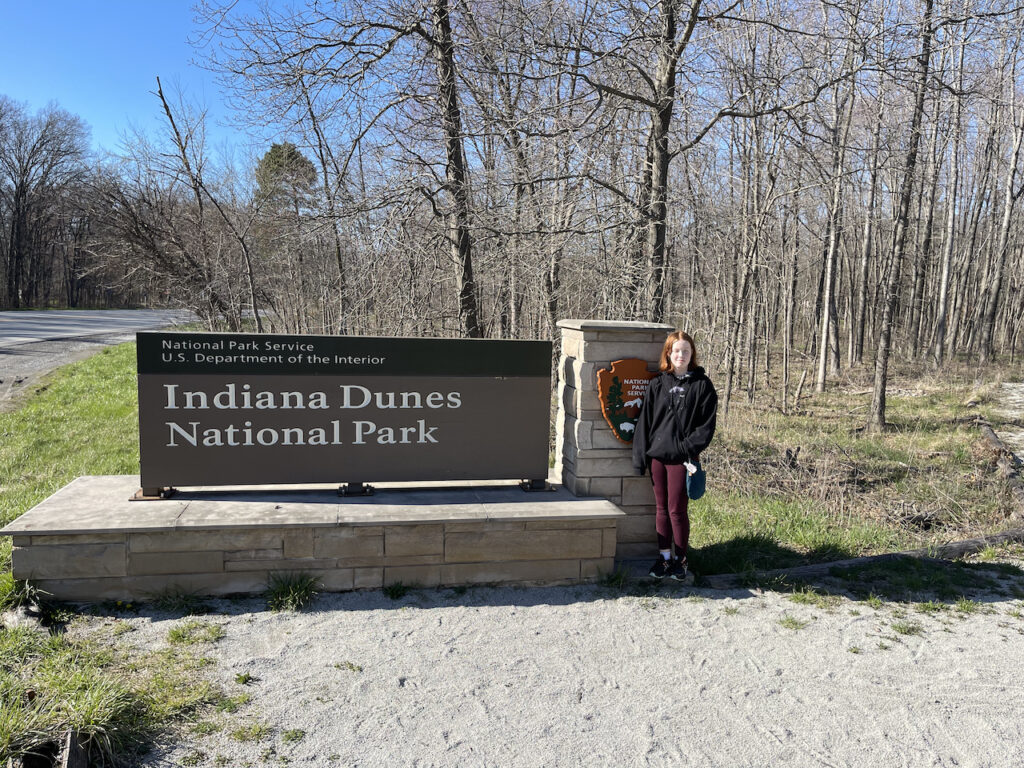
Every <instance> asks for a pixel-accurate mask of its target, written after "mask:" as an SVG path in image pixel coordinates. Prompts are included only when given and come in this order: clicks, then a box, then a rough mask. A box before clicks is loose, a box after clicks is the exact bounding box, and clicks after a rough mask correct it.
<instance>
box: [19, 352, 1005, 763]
mask: <svg viewBox="0 0 1024 768" xmlns="http://www.w3.org/2000/svg"><path fill="white" fill-rule="evenodd" d="M133 364H134V347H133V346H132V345H124V346H121V347H115V348H112V349H108V350H105V351H104V352H103V353H101V354H99V355H96V356H93V357H91V358H89V359H88V360H85V361H82V362H80V363H76V364H75V365H72V366H68V367H66V368H64V369H62V370H61V371H59V372H58V373H57V374H55V375H54V376H52V377H48V378H46V379H45V380H42V381H40V382H39V383H38V386H35V387H33V389H32V391H31V392H27V393H26V395H25V396H24V398H22V399H20V401H19V403H18V408H17V409H16V410H13V411H11V412H9V413H0V434H2V435H3V443H2V444H0V477H2V478H4V480H3V481H2V482H3V485H4V487H3V488H2V489H0V519H3V520H9V519H13V518H14V517H16V516H17V515H19V514H21V513H22V512H24V511H26V510H27V509H28V508H29V507H31V506H32V505H33V504H34V503H36V502H37V501H38V500H40V499H41V498H44V497H45V496H46V495H47V494H48V493H50V492H52V490H54V489H56V488H57V487H60V486H61V485H63V484H64V483H66V482H67V481H68V480H70V479H72V478H73V477H75V476H77V475H80V474H99V473H104V474H106V473H113V474H123V473H131V472H133V471H134V467H135V466H137V460H138V458H137V446H136V444H135V441H134V430H135V428H136V424H137V422H136V415H135V410H134V376H133ZM975 373H976V372H975V371H973V370H972V369H970V368H967V367H966V366H965V367H962V368H961V367H957V366H947V368H946V369H944V370H943V372H942V374H941V375H936V374H921V373H920V372H915V371H909V372H897V373H896V375H895V376H894V379H893V386H892V389H891V390H890V399H889V409H890V410H889V417H890V421H891V422H892V424H893V428H892V429H891V430H889V431H887V432H886V433H885V434H882V435H871V434H868V433H865V432H864V431H863V430H861V429H860V426H861V425H862V423H863V420H864V417H865V416H866V407H867V404H868V403H869V402H870V387H869V386H866V385H865V382H864V381H862V380H859V379H858V378H857V377H856V376H853V377H846V378H844V379H842V380H840V381H838V382H836V384H835V386H833V387H832V388H831V389H830V391H828V392H826V393H823V394H811V395H808V396H806V397H805V398H802V399H801V402H800V404H799V408H798V409H795V410H794V411H793V412H792V413H790V414H788V415H783V414H782V413H781V412H780V411H779V410H778V408H777V407H776V406H775V405H774V404H773V403H772V402H771V400H770V398H769V397H764V398H763V399H761V398H759V397H755V398H754V400H753V402H747V401H746V400H745V396H744V395H742V393H741V395H740V396H738V397H734V398H733V402H732V403H731V407H730V413H729V414H728V415H724V414H723V418H722V420H721V422H720V432H719V434H718V435H717V437H716V441H715V444H714V448H713V450H712V451H709V452H708V455H707V457H706V459H707V460H706V466H707V469H708V473H709V491H708V494H707V496H706V497H705V499H703V500H702V501H701V502H698V503H695V504H694V505H693V508H692V512H693V547H694V549H693V553H692V561H693V563H694V566H695V568H696V570H697V571H698V573H701V574H710V573H716V572H723V571H724V572H736V571H741V572H742V571H747V570H759V569H762V568H777V567H788V566H792V565H800V564H803V563H808V562H818V561H821V560H839V559H844V558H846V557H849V556H859V555H866V554H877V553H883V552H893V551H899V550H903V549H908V548H914V547H919V546H927V545H929V544H935V543H945V542H948V541H953V540H957V539H960V538H966V537H969V536H974V535H977V534H981V533H993V532H996V531H998V530H1001V529H1003V528H1005V527H1007V526H1008V525H1010V518H1009V515H1010V513H1011V512H1012V511H1013V507H1012V496H1011V495H1010V494H1009V492H1008V490H1007V486H1006V482H1005V480H1003V479H1002V478H1001V477H1000V476H999V475H998V473H997V472H995V460H996V456H995V454H994V451H993V450H992V449H991V448H990V447H989V446H988V445H987V444H986V443H985V441H984V440H983V439H982V438H981V436H980V432H979V430H978V427H977V423H978V420H979V418H981V419H984V420H987V421H989V422H991V423H993V424H994V426H996V427H997V429H998V428H1000V427H1003V426H1009V427H1012V425H1013V423H1014V421H1015V419H1016V418H1018V417H1015V416H1013V415H1006V414H1003V413H1002V412H1001V411H1000V401H999V398H1000V397H1001V394H1000V393H1001V391H1002V390H1001V385H1002V384H1003V382H1004V380H1010V379H1011V377H1012V374H1013V370H1012V369H1009V368H1008V369H1005V370H1002V371H999V370H995V369H992V370H991V372H990V374H991V375H988V374H986V379H985V380H984V381H979V380H977V379H976V378H975ZM741 399H743V402H740V400H741ZM797 448H799V451H797ZM787 450H788V451H789V453H788V455H787ZM0 554H2V556H3V560H4V561H5V562H8V563H9V560H7V557H9V545H7V547H5V551H4V552H3V553H0ZM1022 563H1024V549H1022V548H1021V547H1020V546H1019V545H1013V544H1011V545H1005V546H1001V547H991V548H989V549H987V550H984V551H982V552H981V553H979V554H977V555H975V556H973V557H972V558H970V559H969V560H964V561H956V562H940V561H932V560H922V561H915V562H898V563H895V564H890V565H888V566H886V567H884V568H874V569H872V568H870V567H868V568H862V569H859V570H854V571H849V572H845V573H842V574H838V575H835V574H833V575H829V576H827V577H822V578H818V579H815V580H813V581H809V582H790V583H773V584H770V585H766V584H761V585H752V586H749V587H743V588H736V589H729V590H712V589H706V588H702V587H700V586H697V587H692V588H687V587H683V586H682V585H678V584H676V583H670V584H666V583H660V582H656V581H653V580H651V579H646V578H639V579H638V578H630V577H628V576H627V575H625V574H623V573H621V572H619V573H616V574H608V576H607V578H606V579H605V580H604V581H603V582H602V583H600V584H594V585H588V586H578V587H540V588H515V587H504V588H492V587H486V586H482V587H472V588H453V589H415V588H409V587H408V586H402V585H388V586H387V587H386V588H385V589H383V590H373V591H366V592H353V593H345V594H336V595H330V594H326V595H319V596H310V597H312V600H311V602H310V603H309V604H308V605H306V606H305V608H304V609H303V610H301V611H272V610H269V609H268V603H267V601H266V599H261V598H244V599H238V600H199V599H196V598H194V597H192V596H188V595H162V596H157V599H155V600H154V601H153V602H150V603H144V604H141V605H128V604H118V603H114V604H100V605H91V606H53V607H51V614H50V616H51V619H52V620H53V621H54V622H55V624H54V634H53V635H52V636H49V637H48V636H47V634H46V633H45V632H44V633H42V635H39V634H36V633H35V632H34V631H33V630H31V629H6V630H2V631H0V687H2V689H3V693H4V696H3V697H2V704H0V708H2V709H3V710H4V711H3V712H0V754H2V753H5V752H6V753H8V754H15V753H16V752H17V751H19V750H23V749H24V745H25V744H26V743H28V741H26V740H27V739H28V740H31V739H36V741H37V742H38V739H39V738H41V736H40V734H42V737H45V736H46V734H47V733H48V732H49V730H51V729H53V728H56V727H66V724H67V723H69V722H72V723H81V724H83V725H84V728H83V730H84V732H85V733H86V735H91V736H92V737H93V738H94V740H95V741H96V743H97V744H101V745H102V744H107V745H108V747H109V749H108V751H109V753H110V754H115V755H118V756H119V759H120V760H121V761H122V762H123V764H126V765H145V766H189V765H200V766H207V765H209V766H247V765H250V766H257V765H275V764H277V765H282V764H289V763H295V764H306V765H316V766H321V765H323V766H332V765H366V764H371V763H374V764H376V763H379V762H380V761H382V760H383V761H387V762H389V763H393V764H397V765H414V764H415V765H460V766H461V765H492V764H502V765H517V766H518V765H523V766H527V765H531V766H532V765H538V766H539V765H551V764H558V765H583V764H586V765H587V766H593V765H620V764H623V763H624V762H625V763H632V764H644V765H662V764H667V763H669V762H673V763H679V764H684V765H685V764H697V763H700V764H703V765H711V766H715V765H723V766H725V765H729V766H733V765H765V764H785V765H819V764H820V765H852V766H860V765H863V766H869V765H890V764H900V765H912V766H913V765H959V766H963V765H993V766H1001V765H1015V764H1017V762H1018V746H1019V743H1020V742H1021V739H1022V738H1024V721H1021V719H1020V718H1019V711H1020V709H1021V707H1022V706H1024V671H1021V670H1020V669H1019V665H1018V664H1016V663H1014V660H1016V659H1018V658H1020V655H1021V653H1022V652H1024V570H1022V569H1021V567H1020V566H1021V564H1022ZM4 567H5V568H9V565H4ZM0 586H2V587H3V589H0V591H4V590H6V593H5V595H4V596H3V597H4V599H5V600H7V602H15V601H16V600H17V598H18V596H19V595H21V596H24V595H25V590H24V588H23V587H21V586H19V585H16V584H13V583H12V582H11V581H10V571H9V570H7V571H6V580H5V581H4V583H3V584H2V585H0ZM29 691H31V692H32V693H33V694H34V695H32V696H29V693H28V692H29ZM25 702H31V705H29V704H26V703H25ZM61 724H63V726H62V725H61ZM19 729H20V730H19ZM104 739H106V741H104ZM19 745H20V746H19Z"/></svg>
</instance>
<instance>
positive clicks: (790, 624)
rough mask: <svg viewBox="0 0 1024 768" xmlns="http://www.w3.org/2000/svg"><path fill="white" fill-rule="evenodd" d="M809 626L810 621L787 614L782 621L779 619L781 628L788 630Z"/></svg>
mask: <svg viewBox="0 0 1024 768" xmlns="http://www.w3.org/2000/svg"><path fill="white" fill-rule="evenodd" d="M808 624H810V622H809V621H804V620H803V619H798V618H796V617H795V616H790V615H789V614H786V615H785V616H783V617H782V618H781V619H779V626H781V627H785V628H786V629H792V630H793V631H796V630H798V629H803V628H804V627H806V626H807V625H808Z"/></svg>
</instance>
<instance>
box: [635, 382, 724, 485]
mask: <svg viewBox="0 0 1024 768" xmlns="http://www.w3.org/2000/svg"><path fill="white" fill-rule="evenodd" d="M717 414H718V393H717V392H716V391H715V386H714V384H712V383H711V379H709V378H708V377H707V376H706V375H704V369H703V368H700V367H697V368H694V369H693V370H692V371H687V373H686V374H685V375H684V376H683V377H682V378H679V377H677V376H676V375H675V374H674V373H673V372H672V371H663V372H662V373H660V374H659V375H657V376H655V377H654V378H653V379H651V383H650V384H648V385H647V394H646V395H645V396H644V402H643V405H642V406H641V407H640V415H639V416H638V417H637V420H636V431H635V432H634V433H633V469H635V470H636V473H637V474H638V475H642V474H644V472H645V471H646V470H647V468H648V467H649V466H650V464H651V459H658V460H659V461H662V462H664V463H666V464H682V463H683V462H684V461H692V460H695V459H697V458H699V457H700V453H701V451H703V450H704V449H705V448H707V447H708V444H709V443H710V442H711V438H712V437H713V436H714V434H715V419H716V417H717Z"/></svg>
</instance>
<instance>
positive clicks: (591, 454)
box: [553, 320, 674, 559]
mask: <svg viewBox="0 0 1024 768" xmlns="http://www.w3.org/2000/svg"><path fill="white" fill-rule="evenodd" d="M558 327H559V328H561V329H562V356H561V358H560V359H559V364H558V416H557V419H556V422H555V466H554V471H553V474H554V477H555V479H557V480H558V481H559V482H561V483H562V485H563V486H564V487H565V488H566V489H568V490H569V491H570V492H571V493H573V494H575V495H576V496H600V497H603V498H605V499H608V501H610V502H612V503H613V504H616V505H618V507H619V508H620V509H621V510H622V511H623V512H625V513H626V517H625V518H622V519H620V520H619V524H618V545H617V547H616V550H615V556H616V557H617V558H620V559H621V558H632V557H646V556H648V555H652V556H653V554H654V552H655V550H656V548H657V538H656V535H655V530H654V492H653V489H652V487H651V479H650V476H648V475H645V476H643V477H637V476H636V474H635V473H634V472H633V461H632V454H631V447H630V446H629V445H626V444H625V443H622V442H620V441H619V440H617V439H616V438H615V435H614V434H613V433H612V430H611V427H609V426H608V424H607V422H605V420H604V416H603V415H602V413H601V404H600V402H599V399H598V392H597V372H598V371H599V370H601V369H602V368H608V367H610V366H611V364H612V362H613V361H615V360H625V359H628V358H633V357H635V358H639V359H640V360H646V361H647V367H648V369H649V370H652V371H654V370H657V367H658V356H659V355H660V354H661V349H662V346H663V345H664V343H665V336H666V335H668V334H669V333H670V332H671V331H672V330H674V329H673V328H672V326H671V325H664V324H662V323H643V322H627V321H611V320H561V321H560V322H559V323H558Z"/></svg>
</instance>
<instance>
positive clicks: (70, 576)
mask: <svg viewBox="0 0 1024 768" xmlns="http://www.w3.org/2000/svg"><path fill="white" fill-rule="evenodd" d="M156 503H159V502H156ZM619 519H621V515H620V514H619V513H618V512H617V511H616V510H614V508H612V507H610V505H608V506H607V508H602V509H597V508H595V509H594V510H590V511H584V510H581V512H580V513H579V514H575V515H567V516H565V517H563V518H557V517H556V518H550V517H546V516H545V515H544V513H543V512H537V513H536V514H523V515H521V516H520V517H518V518H516V519H505V520H499V519H483V520H481V519H478V520H460V521H452V520H447V521H437V522H420V521H416V520H409V521H388V522H387V523H384V524H380V525H373V524H345V523H339V524H333V525H316V526H308V527H297V526H289V527H267V526H262V525H261V526H258V527H257V526H253V527H250V528H235V529H225V528H220V529H217V530H196V529H193V530H180V529H179V530H170V531H159V532H132V531H122V532H109V531H107V532H90V531H83V532H81V533H76V534H67V535H47V534H30V535H24V534H15V535H14V537H13V538H14V551H13V557H12V569H13V572H14V576H15V578H18V579H27V580H30V581H31V582H32V583H33V584H34V585H35V586H37V587H39V588H40V589H42V590H44V591H46V592H48V593H49V594H51V595H53V596H54V597H55V598H58V599H62V600H141V599H145V598H147V597H151V596H154V595H158V594H160V593H161V592H163V591H166V590H172V589H176V590H183V591H186V592H190V593H195V594H204V595H225V594H236V593H242V594H245V593H248V594H258V593H261V592H263V591H265V590H266V588H267V583H268V578H269V576H270V574H271V572H273V571H296V572H303V573H308V574H311V575H312V576H314V577H315V578H316V579H317V580H318V582H319V583H320V585H321V588H322V589H324V590H326V591H330V592H338V591H345V590H350V589H371V588H379V587H381V586H384V585H386V584H393V583H395V582H402V583H404V584H408V585H416V586H421V587H434V586H442V585H462V584H482V583H543V584H566V583H578V582H585V581H592V580H594V579H596V578H598V577H599V576H600V575H601V574H602V573H611V572H612V571H613V570H614V562H613V556H614V554H615V531H616V527H615V526H616V522H617V520H619Z"/></svg>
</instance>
